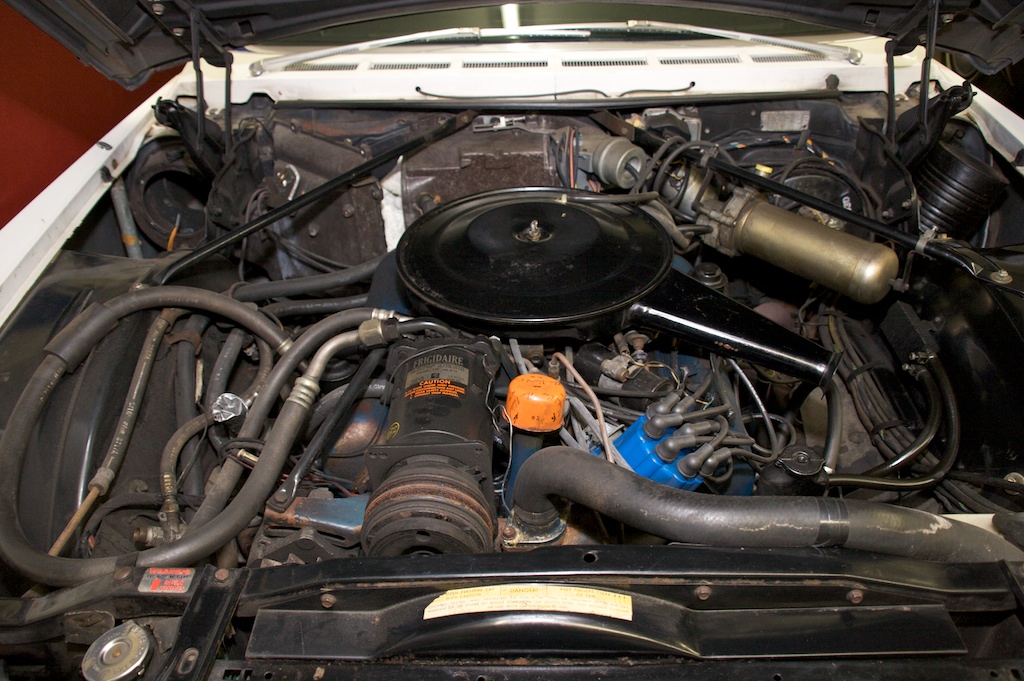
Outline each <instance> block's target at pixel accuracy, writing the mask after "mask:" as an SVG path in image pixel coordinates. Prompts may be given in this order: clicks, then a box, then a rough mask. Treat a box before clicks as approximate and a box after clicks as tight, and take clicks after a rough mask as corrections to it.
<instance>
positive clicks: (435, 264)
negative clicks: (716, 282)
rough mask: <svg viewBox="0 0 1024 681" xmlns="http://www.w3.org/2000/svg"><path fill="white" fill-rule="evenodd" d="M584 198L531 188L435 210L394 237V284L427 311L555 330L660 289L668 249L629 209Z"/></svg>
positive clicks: (654, 228)
mask: <svg viewBox="0 0 1024 681" xmlns="http://www.w3.org/2000/svg"><path fill="white" fill-rule="evenodd" d="M593 196H594V195H592V194H586V193H583V192H567V191H564V190H557V189H537V188H531V189H516V190H503V191H497V192H489V193H486V194H477V195H475V196H470V197H467V198H464V199H459V200H457V201H454V202H452V203H450V204H447V205H444V206H442V207H440V208H438V209H436V210H434V211H431V212H430V213H428V214H426V215H424V216H423V217H422V218H420V219H419V220H417V221H416V222H415V223H413V225H412V226H410V227H409V229H408V231H406V233H405V235H404V236H403V237H402V240H401V242H400V243H399V244H398V273H399V276H400V277H401V279H402V282H403V283H404V284H405V285H406V287H408V289H409V290H410V291H411V292H412V293H413V294H414V295H415V296H417V297H419V298H420V299H422V300H423V301H425V302H426V303H427V304H428V305H431V306H433V307H435V308H437V309H439V310H443V311H446V312H450V313H453V314H457V315H460V316H462V317H465V318H468V319H475V320H479V321H481V322H486V323H494V324H510V325H541V324H547V323H551V322H557V323H565V322H573V321H581V320H585V319H590V318H592V317H596V316H598V315H601V314H604V313H606V312H610V311H613V310H618V309H621V308H623V307H625V306H627V305H629V304H630V303H633V302H635V301H636V300H638V299H640V298H641V297H642V296H643V295H645V294H646V293H648V292H649V291H651V290H652V289H653V288H655V287H656V286H657V285H658V284H659V283H660V282H661V280H662V278H664V276H665V275H666V274H667V273H668V271H669V268H670V266H671V262H672V244H671V242H670V240H669V238H668V235H667V234H666V233H665V230H664V229H663V228H662V227H661V226H660V225H659V224H658V223H657V222H656V221H655V220H654V219H653V218H652V217H650V216H649V215H647V214H646V213H645V212H643V211H642V210H640V209H639V208H636V207H635V206H633V205H628V204H624V205H618V204H611V203H598V202H588V201H586V198H588V197H593ZM567 197H568V198H567Z"/></svg>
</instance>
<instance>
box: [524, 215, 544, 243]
mask: <svg viewBox="0 0 1024 681" xmlns="http://www.w3.org/2000/svg"><path fill="white" fill-rule="evenodd" d="M523 236H524V237H526V238H527V239H528V240H529V241H540V240H541V238H542V237H543V236H544V231H543V230H542V229H541V228H540V223H539V222H537V221H536V220H531V221H530V226H529V227H527V228H526V231H525V232H523Z"/></svg>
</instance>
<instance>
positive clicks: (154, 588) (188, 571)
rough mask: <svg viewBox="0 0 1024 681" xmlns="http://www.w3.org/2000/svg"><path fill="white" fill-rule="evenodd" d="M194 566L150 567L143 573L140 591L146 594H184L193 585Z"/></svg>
mask: <svg viewBox="0 0 1024 681" xmlns="http://www.w3.org/2000/svg"><path fill="white" fill-rule="evenodd" d="M195 574H196V571H195V570H194V569H193V568H149V569H147V570H146V573H145V574H144V575H142V581H141V582H139V591H140V592H142V593H144V594H150V593H164V594H183V593H185V592H187V591H188V588H189V587H190V586H192V578H193V577H194V576H195Z"/></svg>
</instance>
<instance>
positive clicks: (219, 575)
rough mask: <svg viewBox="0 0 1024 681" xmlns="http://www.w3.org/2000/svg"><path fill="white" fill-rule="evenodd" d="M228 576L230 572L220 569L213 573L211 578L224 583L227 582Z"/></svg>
mask: <svg viewBox="0 0 1024 681" xmlns="http://www.w3.org/2000/svg"><path fill="white" fill-rule="evenodd" d="M230 576H231V571H230V570H228V569H227V568H221V569H219V570H217V571H216V572H214V573H213V578H214V579H216V580H217V581H218V582H226V581H228V577H230Z"/></svg>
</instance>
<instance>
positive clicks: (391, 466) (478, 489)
mask: <svg viewBox="0 0 1024 681" xmlns="http://www.w3.org/2000/svg"><path fill="white" fill-rule="evenodd" d="M499 358H500V355H499V354H498V353H497V351H496V350H495V348H494V346H493V345H492V344H491V343H490V341H487V340H475V341H473V340H453V339H441V340H435V339H431V340H427V341H420V342H410V343H400V344H397V345H395V346H394V347H393V349H392V350H391V353H390V355H389V356H388V373H389V374H390V376H391V406H390V410H389V411H388V418H387V426H386V430H385V434H384V442H383V443H382V444H380V445H376V446H374V447H371V448H370V449H369V450H368V452H367V469H368V470H369V473H370V483H371V485H372V487H373V490H374V491H373V496H372V497H371V499H370V502H369V503H368V504H367V507H366V515H365V517H364V519H363V528H362V535H361V536H362V543H363V550H364V551H365V552H366V553H367V554H369V555H372V556H398V555H406V554H416V553H481V552H484V551H490V550H492V547H493V540H494V532H495V516H496V510H495V509H496V505H495V495H494V486H493V483H492V479H491V447H492V443H493V440H494V425H493V421H492V416H491V410H490V408H489V406H488V402H489V398H490V393H491V389H492V386H493V382H494V376H495V373H496V372H497V370H498V366H499V364H500V359H499Z"/></svg>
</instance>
